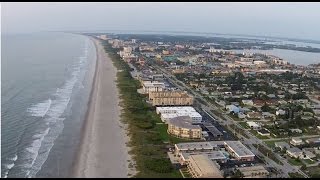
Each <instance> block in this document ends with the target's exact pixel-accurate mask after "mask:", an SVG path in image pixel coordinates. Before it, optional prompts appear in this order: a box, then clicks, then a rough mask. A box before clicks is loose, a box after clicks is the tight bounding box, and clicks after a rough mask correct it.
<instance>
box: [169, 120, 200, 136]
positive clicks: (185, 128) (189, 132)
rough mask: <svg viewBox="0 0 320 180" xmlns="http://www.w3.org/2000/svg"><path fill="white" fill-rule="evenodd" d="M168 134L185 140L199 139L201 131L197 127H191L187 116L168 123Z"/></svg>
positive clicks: (190, 121)
mask: <svg viewBox="0 0 320 180" xmlns="http://www.w3.org/2000/svg"><path fill="white" fill-rule="evenodd" d="M168 133H169V134H171V135H173V136H176V137H179V138H187V139H201V138H202V130H201V127H200V126H199V125H193V124H192V119H191V118H190V117H189V116H178V117H175V118H172V119H170V120H169V121H168Z"/></svg>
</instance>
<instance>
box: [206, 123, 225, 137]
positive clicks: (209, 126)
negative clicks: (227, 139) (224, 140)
mask: <svg viewBox="0 0 320 180" xmlns="http://www.w3.org/2000/svg"><path fill="white" fill-rule="evenodd" d="M202 124H203V125H204V127H205V128H206V129H208V131H209V133H210V134H211V135H212V136H213V137H222V136H223V134H222V132H220V131H219V130H218V129H217V128H216V127H215V126H214V125H213V124H211V123H202Z"/></svg>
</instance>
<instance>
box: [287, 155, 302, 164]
mask: <svg viewBox="0 0 320 180" xmlns="http://www.w3.org/2000/svg"><path fill="white" fill-rule="evenodd" d="M288 162H289V163H290V164H291V165H294V166H302V165H303V162H302V161H301V160H299V159H293V158H289V157H288Z"/></svg>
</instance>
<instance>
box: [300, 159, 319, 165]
mask: <svg viewBox="0 0 320 180" xmlns="http://www.w3.org/2000/svg"><path fill="white" fill-rule="evenodd" d="M302 161H303V162H305V163H306V164H314V163H315V162H316V161H312V160H310V159H304V160H302Z"/></svg>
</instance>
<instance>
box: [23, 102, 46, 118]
mask: <svg viewBox="0 0 320 180" xmlns="http://www.w3.org/2000/svg"><path fill="white" fill-rule="evenodd" d="M51 103H52V100H51V99H47V100H46V101H44V102H41V103H38V104H35V105H32V106H31V107H30V108H28V110H27V111H28V112H29V113H30V114H31V116H36V117H43V116H45V115H46V113H47V112H48V110H49V108H50V106H51Z"/></svg>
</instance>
